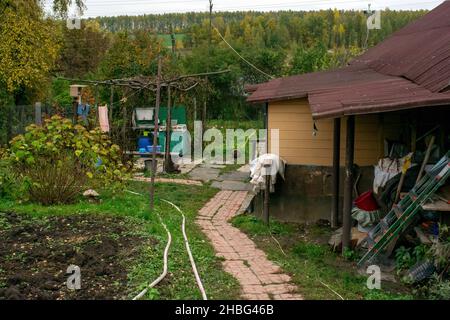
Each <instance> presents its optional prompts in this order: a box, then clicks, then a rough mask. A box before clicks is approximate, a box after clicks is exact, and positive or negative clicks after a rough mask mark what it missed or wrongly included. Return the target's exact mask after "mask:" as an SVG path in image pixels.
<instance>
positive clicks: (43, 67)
mask: <svg viewBox="0 0 450 320" xmlns="http://www.w3.org/2000/svg"><path fill="white" fill-rule="evenodd" d="M58 35H59V31H58V28H56V26H55V24H54V22H52V21H50V20H46V19H43V18H42V17H41V15H36V14H35V13H32V12H28V11H27V10H20V9H13V8H11V7H8V8H6V9H5V11H4V12H3V14H2V19H1V21H0V83H3V84H4V85H5V86H6V88H7V90H8V91H9V92H14V91H15V90H17V89H18V88H20V87H25V88H30V89H35V88H37V87H39V86H41V85H42V83H43V82H45V79H46V78H47V77H48V73H49V72H50V70H51V68H52V67H53V65H54V63H55V61H56V59H57V56H58V52H59V45H58Z"/></svg>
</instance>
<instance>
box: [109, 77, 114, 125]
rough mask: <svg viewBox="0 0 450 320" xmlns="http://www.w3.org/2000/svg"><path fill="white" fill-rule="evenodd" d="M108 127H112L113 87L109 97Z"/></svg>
mask: <svg viewBox="0 0 450 320" xmlns="http://www.w3.org/2000/svg"><path fill="white" fill-rule="evenodd" d="M109 99H110V100H109V125H110V126H112V120H113V104H114V86H113V85H111V96H110V98H109Z"/></svg>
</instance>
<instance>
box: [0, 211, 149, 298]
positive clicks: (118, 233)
mask: <svg viewBox="0 0 450 320" xmlns="http://www.w3.org/2000/svg"><path fill="white" fill-rule="evenodd" d="M0 239H1V241H0V299H45V300H49V299H51V300H54V299H58V300H64V299H125V298H127V297H128V295H129V293H130V290H129V288H128V277H127V274H128V272H129V271H130V268H131V267H132V266H133V264H134V263H136V261H137V259H138V257H139V254H140V250H141V248H143V246H148V245H155V244H156V241H155V240H154V239H153V238H151V237H149V236H147V235H145V232H144V231H143V229H142V228H141V227H140V226H139V225H138V224H137V223H133V222H131V221H130V220H128V219H125V218H120V217H111V216H102V215H73V216H64V217H42V218H33V217H30V216H26V215H17V214H3V213H0ZM70 265H76V266H79V267H80V269H81V290H76V291H72V290H69V289H68V288H67V285H66V283H67V279H68V275H67V274H66V271H67V268H68V267H69V266H70Z"/></svg>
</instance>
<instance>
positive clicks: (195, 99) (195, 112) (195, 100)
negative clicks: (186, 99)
mask: <svg viewBox="0 0 450 320" xmlns="http://www.w3.org/2000/svg"><path fill="white" fill-rule="evenodd" d="M194 121H197V98H196V97H194Z"/></svg>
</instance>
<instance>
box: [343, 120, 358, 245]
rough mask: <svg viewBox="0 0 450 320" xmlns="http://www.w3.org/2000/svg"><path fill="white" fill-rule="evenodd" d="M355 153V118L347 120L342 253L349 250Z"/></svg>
mask: <svg viewBox="0 0 450 320" xmlns="http://www.w3.org/2000/svg"><path fill="white" fill-rule="evenodd" d="M354 151H355V116H353V115H352V116H349V117H348V118H347V137H346V150H345V187H344V212H343V231H342V253H344V252H345V250H346V249H349V248H350V241H351V239H350V238H351V223H352V217H351V214H352V205H353V160H354Z"/></svg>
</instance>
